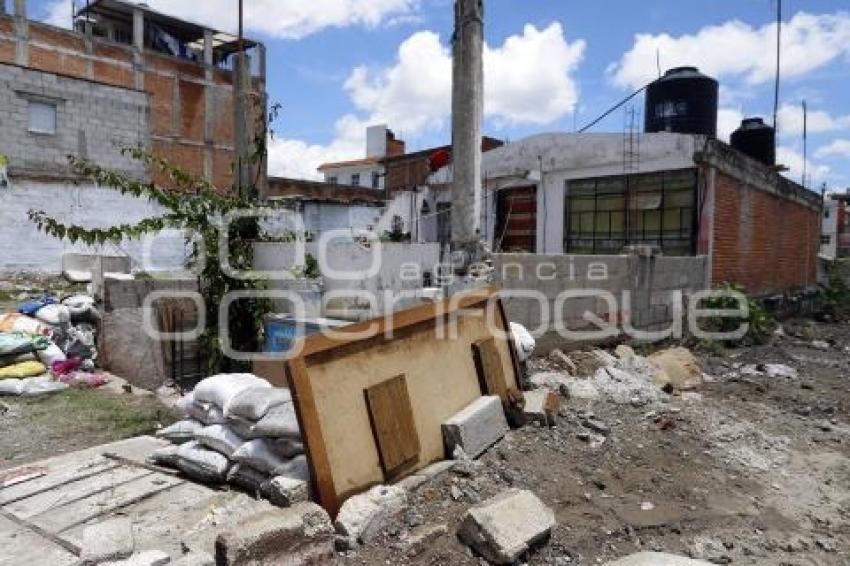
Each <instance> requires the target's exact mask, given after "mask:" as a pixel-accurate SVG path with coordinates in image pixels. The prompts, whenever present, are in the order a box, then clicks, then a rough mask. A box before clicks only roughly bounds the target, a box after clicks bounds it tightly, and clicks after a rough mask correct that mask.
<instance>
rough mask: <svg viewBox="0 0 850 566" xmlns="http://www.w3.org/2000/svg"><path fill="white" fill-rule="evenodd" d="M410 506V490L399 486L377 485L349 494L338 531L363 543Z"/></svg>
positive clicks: (342, 510)
mask: <svg viewBox="0 0 850 566" xmlns="http://www.w3.org/2000/svg"><path fill="white" fill-rule="evenodd" d="M405 508H407V492H406V491H405V490H404V489H403V488H401V487H399V486H398V485H377V486H375V487H373V488H372V489H370V490H369V491H366V492H364V493H361V494H359V495H355V496H352V497H349V498H348V499H347V500H346V501H345V503H343V504H342V507H341V508H340V510H339V514H338V515H337V517H336V521H335V523H334V525H335V527H336V532H338V533H339V534H341V535H344V536H347V537H350V538H352V539H355V540H357V541H359V542H363V543H365V542H369V541H370V540H371V539H372V538H373V537H374V536H375V535H376V534H377V533H378V532H380V531H381V529H383V528H384V527H385V526H387V525H388V524H389V523H390V522H391V521H392V520H393V519H395V518H396V517H398V516H399V515H400V514H401V513H402V512H403V511H404V510H405Z"/></svg>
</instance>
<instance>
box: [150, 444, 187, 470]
mask: <svg viewBox="0 0 850 566" xmlns="http://www.w3.org/2000/svg"><path fill="white" fill-rule="evenodd" d="M179 452H180V447H179V446H173V445H172V446H164V447H162V448H158V449H157V450H154V451H153V453H152V454H151V455H150V456H148V461H150V463H151V464H153V465H154V466H163V467H166V468H179V467H180V455H179Z"/></svg>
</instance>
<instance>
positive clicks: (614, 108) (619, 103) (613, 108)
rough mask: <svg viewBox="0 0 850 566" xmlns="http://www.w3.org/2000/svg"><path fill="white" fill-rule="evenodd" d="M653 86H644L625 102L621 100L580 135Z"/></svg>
mask: <svg viewBox="0 0 850 566" xmlns="http://www.w3.org/2000/svg"><path fill="white" fill-rule="evenodd" d="M651 84H652V83H647V84H645V85H643V86H642V87H640V88H639V89H637V90H636V91H634V92H633V93H631V94H630V95H628V96H627V97H626V98H624V99H623V100H621V101H620V102H618V103H617V104H615V105H614V106H612V107H611V108H609V109H608V110H606V111H605V112H604V113H602V115H601V116H599V117H598V118H597V119H595V120H594V121H592V122H591V123H589V124H588V125H586V126H585V127H583V128H582V129H580V130H579V131H578V132H579V133H580V134H581V133H584V132H586V131H587V130H589V129H590V128H592V127H593V126H595V125H596V124H598V123H599V122H601V121H602V120H604V119H605V118H607V117H608V116H610V115H611V113H612V112H614V111H615V110H616V109H617V108H619V107H620V106H622V105H623V104H625V103H626V102H628V101H629V100H631V99H633V98H634V97H636V96H637V95H639V94H640V93H642V92H643V91H645V90H646V89H647V87H649V85H651Z"/></svg>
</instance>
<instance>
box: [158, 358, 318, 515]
mask: <svg viewBox="0 0 850 566" xmlns="http://www.w3.org/2000/svg"><path fill="white" fill-rule="evenodd" d="M177 407H178V409H179V410H180V411H181V412H182V413H183V414H184V415H185V417H186V418H185V419H184V420H182V421H179V422H177V423H175V424H173V425H171V426H169V427H167V428H164V429H162V430H160V431H159V432H158V433H157V436H159V437H160V438H164V439H167V440H169V441H170V442H172V443H173V446H169V447H167V448H164V449H161V450H158V451H156V452H155V453H154V454H153V455H152V456H151V460H152V462H153V463H155V464H158V465H164V466H169V467H175V468H178V469H180V470H182V471H183V472H184V473H185V474H187V475H188V476H190V477H192V478H194V479H197V480H199V481H203V482H207V483H223V482H227V483H230V484H232V485H235V486H237V487H240V488H242V489H246V490H248V491H250V492H251V493H254V494H256V495H258V496H262V497H265V498H266V499H269V500H270V501H271V502H272V503H274V504H276V505H281V506H288V505H291V504H292V503H296V502H298V501H303V500H306V499H307V497H308V494H309V473H308V468H307V458H306V456H305V455H304V446H303V444H302V442H301V431H300V429H299V428H298V420H297V418H296V416H295V408H294V406H293V403H292V397H291V395H290V393H289V390H288V389H280V388H274V387H272V386H271V385H270V384H269V383H268V382H267V381H266V380H264V379H262V378H259V377H257V376H255V375H252V374H244V373H237V374H219V375H214V376H212V377H209V378H207V379H205V380H203V381H201V382H200V383H199V384H198V385H197V386H196V387H195V390H194V391H192V392H191V393H189V394H187V395H186V396H184V397H183V398H182V399H181V400H180V402H179V403H178V405H177Z"/></svg>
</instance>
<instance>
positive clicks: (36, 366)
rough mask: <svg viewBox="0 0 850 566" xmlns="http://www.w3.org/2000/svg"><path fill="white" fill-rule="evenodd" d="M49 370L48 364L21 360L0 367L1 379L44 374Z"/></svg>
mask: <svg viewBox="0 0 850 566" xmlns="http://www.w3.org/2000/svg"><path fill="white" fill-rule="evenodd" d="M46 371H47V366H45V365H44V364H43V363H41V362H21V363H19V364H13V365H11V366H6V367H4V368H0V379H24V378H26V377H35V376H37V375H42V374H43V373H45V372H46Z"/></svg>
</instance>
